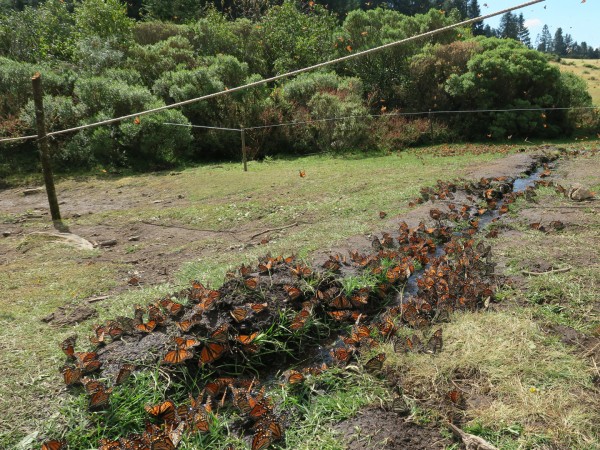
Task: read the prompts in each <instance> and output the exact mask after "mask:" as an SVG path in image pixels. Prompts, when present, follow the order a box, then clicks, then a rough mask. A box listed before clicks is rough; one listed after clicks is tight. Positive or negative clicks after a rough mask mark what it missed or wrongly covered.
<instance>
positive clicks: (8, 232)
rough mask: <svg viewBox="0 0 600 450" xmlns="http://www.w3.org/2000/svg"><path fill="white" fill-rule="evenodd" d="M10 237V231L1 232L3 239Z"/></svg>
mask: <svg viewBox="0 0 600 450" xmlns="http://www.w3.org/2000/svg"><path fill="white" fill-rule="evenodd" d="M10 235H12V233H11V232H10V231H3V232H2V236H3V237H9V236H10Z"/></svg>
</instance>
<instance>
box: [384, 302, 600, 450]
mask: <svg viewBox="0 0 600 450" xmlns="http://www.w3.org/2000/svg"><path fill="white" fill-rule="evenodd" d="M443 330H444V349H443V352H442V353H441V354H439V355H436V356H431V355H424V354H394V356H389V357H388V361H389V363H390V365H391V366H392V367H397V368H398V369H397V370H399V371H401V372H402V373H403V376H402V383H403V386H404V387H405V389H406V390H407V393H408V394H409V395H414V396H417V397H418V398H420V399H421V400H425V403H428V402H432V401H433V403H435V402H436V401H437V402H441V403H444V402H446V403H448V401H447V400H446V394H447V393H448V392H449V391H451V390H454V389H457V388H458V389H459V390H460V391H462V392H463V393H464V395H465V397H466V399H467V403H466V409H465V411H464V415H465V417H466V420H467V422H468V423H469V422H470V424H471V425H473V424H475V423H476V424H479V426H481V427H483V428H487V429H490V430H494V431H495V432H496V433H498V434H499V435H501V434H502V433H503V431H504V430H509V429H512V430H516V429H519V430H522V431H520V436H518V437H516V439H515V436H514V435H512V436H510V435H509V436H510V438H509V439H506V440H503V439H502V438H498V441H499V442H500V443H502V442H504V444H503V445H504V446H505V447H503V448H529V447H528V446H529V445H532V444H534V443H535V442H540V441H543V440H546V441H548V442H554V443H558V444H560V445H561V447H560V448H580V449H586V448H593V446H594V445H598V444H600V440H598V439H599V437H600V434H599V433H600V426H599V424H600V409H599V407H600V402H599V401H598V397H597V392H596V391H594V389H593V386H592V382H591V376H590V375H591V373H590V371H589V366H588V365H587V364H586V363H585V361H584V360H582V359H580V358H578V357H577V356H575V355H573V354H572V353H570V352H569V351H568V349H567V348H565V346H564V345H562V344H560V343H559V342H557V339H555V338H552V337H548V336H547V335H546V334H544V333H543V332H542V331H541V330H540V328H539V326H538V324H537V323H536V322H535V321H534V318H533V316H532V314H531V312H528V311H526V310H522V311H517V312H510V313H509V312H489V313H468V314H456V315H454V317H453V318H452V320H451V322H450V323H449V324H448V325H446V326H444V328H443ZM389 354H391V352H390V353H389ZM469 399H476V400H477V401H470V400H469ZM507 434H509V433H507Z"/></svg>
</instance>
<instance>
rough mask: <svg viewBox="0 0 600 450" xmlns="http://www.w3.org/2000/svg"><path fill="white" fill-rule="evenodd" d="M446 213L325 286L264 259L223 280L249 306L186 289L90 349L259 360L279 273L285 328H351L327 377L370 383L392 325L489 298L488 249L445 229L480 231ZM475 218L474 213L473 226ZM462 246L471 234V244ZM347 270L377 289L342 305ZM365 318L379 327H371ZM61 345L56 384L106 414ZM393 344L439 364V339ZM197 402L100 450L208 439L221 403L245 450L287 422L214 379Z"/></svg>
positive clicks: (74, 357)
mask: <svg viewBox="0 0 600 450" xmlns="http://www.w3.org/2000/svg"><path fill="white" fill-rule="evenodd" d="M505 181H506V180H503V179H494V180H488V179H482V180H480V181H479V182H477V183H475V184H471V185H469V186H468V189H469V192H470V193H473V194H475V193H477V195H478V196H480V197H481V198H483V199H485V200H486V201H487V202H488V206H489V207H492V206H494V205H493V204H492V202H497V201H498V200H499V199H504V201H506V199H508V200H509V201H510V197H511V196H512V194H507V193H505V192H504V190H505V189H504V188H502V187H501V186H502V183H504V182H505ZM440 186H441V188H443V189H444V190H445V191H447V192H445V193H442V195H440V194H438V193H435V194H434V193H432V192H429V191H428V192H427V194H426V196H428V197H432V196H435V197H436V198H439V199H444V198H446V199H450V198H452V197H453V196H454V193H455V192H456V189H457V186H456V185H453V184H451V183H447V184H440ZM515 197H516V196H515ZM513 201H514V200H513ZM448 209H449V211H448V212H443V211H441V210H439V209H432V210H431V212H430V217H431V219H432V220H434V221H435V224H434V226H431V227H429V226H426V225H425V224H424V223H420V224H419V225H418V226H417V227H415V228H410V227H409V226H408V225H407V224H406V223H401V224H400V226H399V229H398V233H397V234H396V235H394V236H392V235H391V234H389V233H384V234H383V236H382V237H381V239H380V238H379V237H375V238H374V239H373V242H372V247H373V252H372V253H370V254H367V255H362V254H359V253H358V252H351V253H350V257H349V258H346V257H344V256H342V255H332V256H330V257H329V259H328V260H327V261H326V262H325V264H324V265H323V268H324V269H325V270H326V273H325V274H322V273H318V272H314V271H313V270H312V269H311V268H309V267H307V266H305V265H304V264H302V263H298V262H297V261H296V260H295V259H294V258H293V257H290V258H282V257H275V258H273V257H270V256H268V257H266V258H263V259H262V260H260V261H259V264H258V266H257V267H256V268H251V267H249V266H245V265H242V266H241V267H240V268H239V269H238V271H237V273H234V272H230V273H228V274H227V279H228V280H229V281H228V283H230V284H231V285H232V286H237V288H238V290H237V291H236V292H239V293H241V294H242V295H241V298H243V299H244V300H245V303H244V302H243V300H240V301H237V300H236V302H235V303H224V302H222V301H221V300H223V296H225V295H227V294H226V293H225V291H224V290H223V288H221V289H220V290H212V289H209V288H207V287H205V286H204V285H202V284H201V283H199V282H192V285H191V287H190V288H188V289H184V290H183V291H181V292H179V293H177V294H175V295H174V296H173V297H165V298H162V299H160V300H159V301H157V302H155V303H153V304H150V305H148V306H146V307H141V306H136V308H135V313H134V317H133V318H132V319H130V318H126V317H118V318H117V319H115V320H113V321H107V322H106V323H104V324H102V325H98V326H96V327H95V328H94V335H93V336H92V337H91V338H90V341H91V342H92V343H93V344H94V345H96V346H101V345H104V344H105V343H107V342H108V340H116V339H119V338H121V337H123V336H125V335H128V334H136V333H137V334H147V333H152V332H155V331H157V330H161V331H163V330H167V331H169V332H170V330H175V331H176V332H179V333H178V335H174V336H173V337H172V347H171V348H170V349H167V351H166V353H165V354H164V356H163V358H162V363H163V364H167V365H177V364H184V363H186V362H187V361H190V360H192V359H196V358H197V359H198V364H199V365H200V366H204V365H212V364H214V363H215V362H217V361H218V360H220V359H221V358H222V357H224V356H225V355H227V354H229V353H231V352H237V351H239V352H244V353H245V354H247V355H251V354H254V353H256V352H258V350H259V348H260V347H259V342H260V340H261V339H260V335H261V331H260V330H257V329H256V328H254V329H253V328H252V326H253V325H252V320H251V319H253V318H254V317H256V316H258V315H261V314H265V313H268V312H269V310H270V304H269V302H270V300H269V301H264V299H265V298H267V297H266V296H265V293H267V292H268V291H269V289H273V287H272V283H271V282H270V280H271V278H272V276H273V274H274V273H276V272H278V271H279V272H280V273H281V272H286V273H287V275H288V276H289V277H291V278H290V279H291V280H292V281H290V282H289V283H288V284H283V285H278V289H281V295H282V296H283V297H284V298H285V300H284V302H286V303H287V306H289V308H290V309H292V310H294V311H295V313H294V315H293V317H292V318H291V322H290V324H289V328H290V330H291V331H292V332H295V331H297V330H301V329H302V328H304V327H305V326H306V325H307V323H308V322H309V320H310V319H311V318H312V317H314V316H315V315H316V314H320V315H321V316H320V317H319V318H320V319H322V318H328V319H330V320H333V321H335V322H350V323H353V324H354V325H353V326H352V330H351V332H350V334H349V335H348V336H345V337H343V338H341V343H339V344H338V345H336V346H335V347H334V348H333V349H332V350H331V353H330V356H331V359H332V361H333V363H334V364H335V365H343V364H347V363H348V362H349V361H350V360H351V359H352V358H353V357H355V356H357V355H361V356H362V357H364V359H363V358H362V357H361V359H363V360H366V362H364V364H363V365H364V367H365V369H366V371H368V372H370V373H378V372H379V371H380V370H381V369H382V367H383V364H384V362H385V359H386V355H385V353H377V354H375V355H374V356H372V355H373V352H374V349H375V347H376V346H377V345H378V341H377V340H376V339H375V337H380V338H382V339H384V340H389V339H393V338H394V336H395V335H396V332H397V325H396V323H399V322H402V323H405V324H406V325H408V326H410V327H413V328H424V327H426V326H428V325H429V324H430V323H431V322H432V320H434V319H436V318H439V316H440V313H446V312H451V311H452V310H454V309H457V308H461V307H474V306H477V304H479V302H480V301H481V300H482V299H484V298H486V297H489V296H491V295H493V290H492V288H491V286H490V285H489V283H487V282H486V281H484V280H485V279H486V277H488V276H489V275H490V263H489V258H488V255H489V248H487V247H485V246H484V245H483V244H475V242H474V241H473V240H472V239H467V240H464V239H457V238H456V234H455V233H454V232H453V229H452V227H451V226H447V225H444V224H443V223H442V221H444V220H448V221H454V220H464V218H466V217H469V219H470V220H471V223H470V228H472V229H473V230H477V228H478V223H477V219H476V218H475V219H474V218H472V217H473V211H472V208H471V207H467V206H465V205H463V206H462V207H457V206H454V205H452V204H449V205H448ZM483 213H484V212H483V211H482V208H480V210H478V211H477V213H476V214H483ZM470 234H473V233H468V235H470ZM440 244H445V245H444V248H443V254H442V255H441V256H438V251H439V249H440ZM417 264H418V265H419V266H421V267H423V271H422V273H421V274H420V275H419V276H418V277H417V278H416V284H417V293H416V294H415V295H414V296H411V297H409V298H408V299H404V301H403V302H402V303H401V304H400V305H398V306H394V307H391V308H387V309H385V310H384V311H383V313H381V307H382V304H383V303H382V300H384V299H386V298H387V297H388V294H389V293H390V291H391V288H392V287H393V286H395V285H397V284H400V283H404V282H406V281H407V280H408V279H409V278H410V277H412V276H413V275H415V271H416V269H415V265H417ZM344 266H354V267H355V268H358V269H359V270H365V271H369V272H370V273H372V274H373V275H375V276H377V277H378V279H379V280H380V281H379V284H378V285H377V286H376V287H375V289H366V288H362V289H356V290H354V291H352V292H350V293H348V292H346V291H344V289H343V288H342V285H341V283H340V282H339V281H338V280H336V278H335V276H333V275H332V274H334V273H336V272H339V271H340V269H341V268H342V267H344ZM305 281H310V283H311V286H312V288H311V289H310V290H303V286H304V285H305V284H306V283H304V282H305ZM259 294H260V295H259ZM182 298H183V299H184V302H183V303H179V302H178V300H179V299H182ZM258 298H262V299H263V300H258ZM250 299H254V300H250ZM184 303H186V304H185V305H184ZM207 315H209V316H210V317H212V318H213V319H214V318H215V317H218V321H217V324H218V325H216V326H209V325H208V324H209V323H215V322H214V320H212V321H211V320H205V317H206V316H207ZM263 317H268V316H263ZM369 317H377V318H376V319H375V320H373V319H369ZM368 320H370V323H368V322H367V321H368ZM67 341H68V340H67ZM67 341H66V343H63V350H64V351H65V354H66V355H67V357H68V358H69V359H70V362H71V365H70V366H68V369H65V372H64V373H63V376H64V377H65V382H66V383H67V384H69V385H72V384H81V385H83V386H84V388H85V389H86V391H87V392H88V394H89V395H90V399H91V398H97V400H90V409H91V410H95V409H102V408H104V407H105V406H106V405H107V404H108V398H109V396H110V393H111V391H112V388H107V387H106V386H105V385H104V384H103V383H100V382H97V381H95V380H92V379H90V378H89V377H88V376H87V375H88V374H90V373H92V372H94V371H96V370H99V369H100V366H101V364H100V362H99V361H98V359H97V354H95V353H94V352H90V353H89V354H87V353H77V352H75V351H74V344H75V342H74V341H72V342H67ZM394 343H395V348H396V349H403V350H404V351H413V352H419V351H426V352H431V353H435V352H439V351H440V350H441V347H442V336H441V330H438V331H436V332H435V333H433V335H432V336H431V338H430V339H429V340H428V341H427V343H426V344H423V343H421V342H420V339H419V338H418V337H417V335H416V334H415V335H414V336H413V337H412V338H409V339H406V340H402V339H396V340H395V341H394ZM375 351H376V350H375ZM326 369H327V366H321V367H315V368H310V369H305V370H303V371H296V370H290V371H288V372H286V373H285V374H284V375H285V381H286V382H287V383H288V384H290V385H294V384H299V383H303V382H304V381H305V379H306V377H307V376H309V375H311V374H318V373H320V372H322V371H323V370H326ZM133 370H134V368H133V367H125V366H124V367H123V368H122V371H123V376H124V377H126V375H128V374H127V373H126V372H127V371H129V373H131V371H133ZM119 377H121V373H120V374H119V376H118V378H119ZM115 384H118V383H115ZM205 393H206V395H207V396H208V399H209V400H208V401H207V402H206V403H204V404H202V403H201V399H200V398H199V399H197V400H193V401H192V400H191V401H190V403H191V404H190V406H185V407H183V406H180V407H176V405H175V404H174V403H173V402H171V401H166V402H164V403H162V404H160V405H155V406H150V407H148V408H147V411H148V413H149V414H150V415H151V416H153V417H155V418H156V419H160V420H164V421H165V424H164V425H163V427H156V426H149V427H148V428H147V429H146V431H145V432H144V434H143V435H140V436H133V437H130V438H127V439H129V441H128V440H120V441H115V442H109V441H106V442H104V443H103V445H104V447H102V449H103V450H112V449H115V450H116V449H121V448H133V449H135V448H139V449H142V448H145V447H144V445H148V442H150V445H151V448H160V449H167V450H170V449H172V448H175V447H176V446H177V443H178V442H179V439H180V438H181V434H182V433H183V432H184V431H185V430H188V431H194V430H195V431H197V432H206V431H208V430H209V426H210V422H209V420H208V419H209V415H210V413H211V411H212V410H211V404H212V400H213V399H214V400H216V399H217V398H218V397H219V396H221V402H220V403H221V404H224V402H225V401H226V400H228V399H229V401H231V404H232V405H233V406H234V407H235V408H237V409H238V410H239V411H240V412H241V413H242V415H244V416H245V417H247V419H248V421H249V424H250V425H251V427H252V430H253V431H254V435H253V440H252V448H253V450H260V449H263V448H266V447H268V446H269V445H270V444H271V443H272V442H274V441H276V440H278V439H281V437H282V434H283V431H284V425H283V423H284V420H283V419H282V418H281V417H280V416H277V414H276V413H275V411H274V406H273V405H272V403H271V402H270V400H268V399H267V398H265V397H264V390H258V386H257V385H254V384H253V383H250V384H244V382H242V381H240V380H234V379H229V378H218V379H217V380H215V381H214V382H211V383H209V384H207V385H206V387H205ZM50 442H52V441H50ZM57 442H58V441H57ZM45 445H47V444H45ZM136 445H137V447H136ZM160 446H162V447H160ZM47 448H48V449H50V450H54V449H53V448H51V447H47Z"/></svg>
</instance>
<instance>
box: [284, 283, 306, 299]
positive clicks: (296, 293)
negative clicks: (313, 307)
mask: <svg viewBox="0 0 600 450" xmlns="http://www.w3.org/2000/svg"><path fill="white" fill-rule="evenodd" d="M283 288H284V289H285V292H287V295H288V296H289V297H290V299H292V300H296V299H297V298H298V297H300V296H301V295H302V291H301V290H300V289H298V288H297V287H295V286H290V285H289V284H284V285H283Z"/></svg>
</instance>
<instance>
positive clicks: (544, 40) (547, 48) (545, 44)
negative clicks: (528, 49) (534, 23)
mask: <svg viewBox="0 0 600 450" xmlns="http://www.w3.org/2000/svg"><path fill="white" fill-rule="evenodd" d="M536 43H537V45H536V48H537V50H538V51H540V52H544V53H550V52H551V51H552V44H553V41H552V35H551V34H550V29H549V28H548V25H544V27H543V28H542V34H540V35H538V37H537V40H536Z"/></svg>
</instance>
